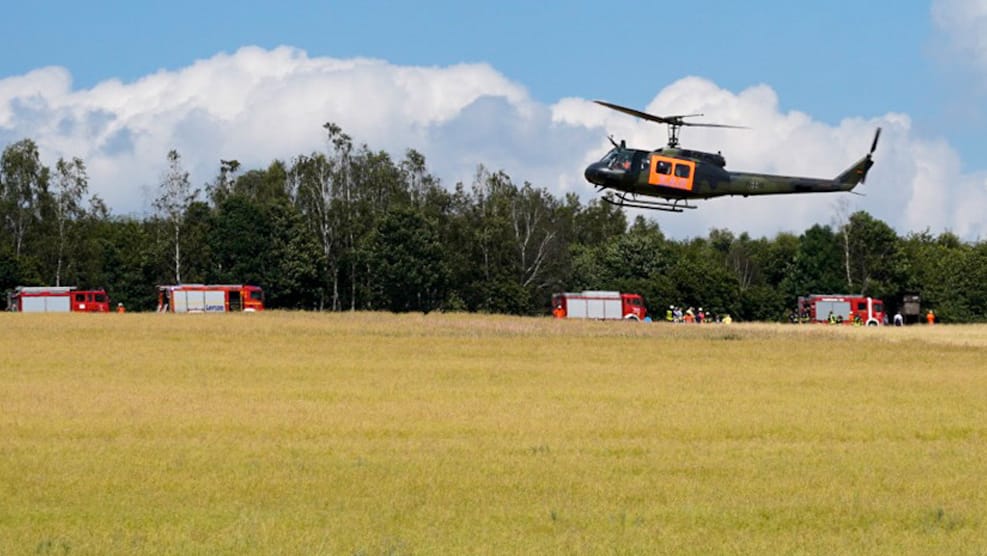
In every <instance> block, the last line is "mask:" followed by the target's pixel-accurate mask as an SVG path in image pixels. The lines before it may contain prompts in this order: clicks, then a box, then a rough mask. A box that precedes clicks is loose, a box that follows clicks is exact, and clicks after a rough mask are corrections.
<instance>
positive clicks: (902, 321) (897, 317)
mask: <svg viewBox="0 0 987 556" xmlns="http://www.w3.org/2000/svg"><path fill="white" fill-rule="evenodd" d="M904 324H905V317H902V316H901V311H898V312H897V313H895V314H894V325H895V326H902V325H904Z"/></svg>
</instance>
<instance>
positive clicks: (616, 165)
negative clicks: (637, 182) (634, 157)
mask: <svg viewBox="0 0 987 556" xmlns="http://www.w3.org/2000/svg"><path fill="white" fill-rule="evenodd" d="M609 166H610V168H612V169H614V170H629V169H630V167H631V153H629V152H626V151H621V152H618V153H615V155H614V157H613V158H612V159H611V160H610V164H609Z"/></svg>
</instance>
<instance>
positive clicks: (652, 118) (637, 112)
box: [593, 100, 702, 124]
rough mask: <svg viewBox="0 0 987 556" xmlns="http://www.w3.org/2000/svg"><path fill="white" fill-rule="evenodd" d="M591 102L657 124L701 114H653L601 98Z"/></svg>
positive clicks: (674, 121) (669, 122)
mask: <svg viewBox="0 0 987 556" xmlns="http://www.w3.org/2000/svg"><path fill="white" fill-rule="evenodd" d="M593 102H595V103H597V104H599V105H600V106H606V107H607V108H609V109H611V110H616V111H617V112H623V113H624V114H627V115H629V116H634V117H636V118H641V119H642V120H648V121H650V122H655V123H659V124H672V123H676V119H678V118H685V117H689V116H702V114H689V115H688V116H655V115H654V114H648V113H647V112H641V111H640V110H634V109H633V108H627V107H626V106H621V105H619V104H613V103H610V102H605V101H602V100H594V101H593Z"/></svg>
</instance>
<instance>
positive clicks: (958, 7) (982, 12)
mask: <svg viewBox="0 0 987 556" xmlns="http://www.w3.org/2000/svg"><path fill="white" fill-rule="evenodd" d="M932 20H933V22H934V23H935V25H936V27H938V28H939V29H940V31H942V32H943V33H945V35H946V36H947V38H948V41H949V43H950V44H949V46H950V47H951V48H952V49H953V51H954V52H955V53H956V54H958V55H959V56H960V57H961V60H962V61H964V62H970V63H973V64H974V65H977V66H979V67H980V68H982V69H987V0H933V2H932Z"/></svg>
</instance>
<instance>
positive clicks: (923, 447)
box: [0, 312, 987, 554]
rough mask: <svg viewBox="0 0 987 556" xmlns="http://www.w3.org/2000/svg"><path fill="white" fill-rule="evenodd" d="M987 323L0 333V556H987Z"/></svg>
mask: <svg viewBox="0 0 987 556" xmlns="http://www.w3.org/2000/svg"><path fill="white" fill-rule="evenodd" d="M985 441H987V327H977V326H935V327H932V328H929V327H912V328H907V329H894V328H881V329H861V328H852V327H847V328H838V329H834V328H828V327H825V326H802V327H800V326H784V325H740V324H734V325H730V326H717V325H703V326H698V325H666V324H633V323H623V322H618V323H601V322H577V321H555V320H553V319H548V318H509V317H495V316H467V315H428V316H421V315H399V316H396V315H390V314H340V315H328V314H310V313H280V312H269V313H265V314H254V315H152V314H125V315H115V314H111V315H23V314H2V315H0V553H2V554H37V553H40V554H66V553H68V554H79V553H81V554H106V553H127V554H132V553H152V554H157V553H168V554H189V553H210V554H214V553H220V554H222V553H226V554H242V553H256V554H270V553H297V554H319V553H324V554H407V553H415V554H430V553H443V554H457V553H488V554H489V553H497V554H502V553H530V554H541V553H565V554H570V553H589V554H598V553H625V554H644V553H667V554H709V553H748V554H764V553H815V554H834V553H854V554H861V553H864V554H866V553H884V554H904V553H929V554H945V553H984V552H985V551H987V521H985V520H987V472H985V470H987V442H985Z"/></svg>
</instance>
